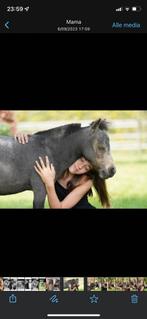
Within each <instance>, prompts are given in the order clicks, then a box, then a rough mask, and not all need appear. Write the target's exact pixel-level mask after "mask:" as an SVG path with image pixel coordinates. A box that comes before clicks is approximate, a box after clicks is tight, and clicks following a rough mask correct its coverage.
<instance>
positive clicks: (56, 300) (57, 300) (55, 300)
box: [50, 295, 59, 303]
mask: <svg viewBox="0 0 147 319" xmlns="http://www.w3.org/2000/svg"><path fill="white" fill-rule="evenodd" d="M50 301H51V303H58V302H59V299H58V298H57V296H56V295H53V296H52V297H51V298H50Z"/></svg>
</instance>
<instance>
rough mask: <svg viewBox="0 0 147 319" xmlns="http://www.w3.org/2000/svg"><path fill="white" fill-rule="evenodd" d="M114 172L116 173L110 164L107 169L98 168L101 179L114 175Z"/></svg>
mask: <svg viewBox="0 0 147 319" xmlns="http://www.w3.org/2000/svg"><path fill="white" fill-rule="evenodd" d="M115 173H116V168H115V166H111V167H110V168H108V169H100V170H99V177H100V178H102V179H106V178H109V177H112V176H114V175H115Z"/></svg>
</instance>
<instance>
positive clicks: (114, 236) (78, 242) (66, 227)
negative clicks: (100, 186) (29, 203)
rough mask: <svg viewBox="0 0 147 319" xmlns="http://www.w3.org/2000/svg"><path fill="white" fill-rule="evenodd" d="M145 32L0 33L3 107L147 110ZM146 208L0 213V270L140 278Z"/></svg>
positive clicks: (146, 271) (144, 267) (145, 270)
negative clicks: (87, 34)
mask: <svg viewBox="0 0 147 319" xmlns="http://www.w3.org/2000/svg"><path fill="white" fill-rule="evenodd" d="M145 39H146V35H137V34H136V35H135V34H133V35H124V34H122V35H118V34H117V35H107V34H105V35H101V34H99V35H90V36H86V35H81V36H80V37H79V36H78V38H77V36H76V35H70V36H69V35H60V36H59V35H58V36H54V35H7V36H4V35H2V36H1V65H2V66H3V70H2V72H1V101H0V103H1V108H2V109H4V108H6V109H39V110H40V109H53V108H55V109H59V110H60V109H61V110H62V109H65V108H68V109H83V110H85V109H99V108H100V109H102V108H103V109H105V110H106V109H118V108H119V107H121V109H131V110H133V109H135V108H136V109H139V108H141V109H145V108H146V95H145V88H144V81H145V80H144V77H145V75H146V59H145V57H146V56H147V54H146V48H145ZM146 213H147V212H146V210H142V211H139V210H136V211H135V210H118V211H117V210H114V211H113V210H110V211H104V210H99V211H98V212H97V213H90V212H85V213H84V212H83V211H82V212H80V211H79V212H78V211H77V212H74V211H73V212H68V211H67V212H66V211H65V212H61V213H60V212H49V211H48V212H47V211H45V212H44V211H42V212H38V211H36V212H34V211H33V210H28V211H25V210H22V211H20V212H18V211H15V210H11V211H7V210H3V211H1V212H0V247H1V253H0V273H1V275H5V276H8V275H15V276H17V275H30V276H31V275H33V276H35V275H41V276H42V275H58V276H66V275H71V276H73V275H76V276H77V275H81V276H84V275H85V276H88V275H89V276H90V275H100V276H113V275H114V276H116V275H117V276H119V275H120V276H123V275H125V276H126V275H132V276H133V275H134V276H136V275H139V276H140V275H146V274H147V265H146V256H145V254H146V253H145V251H146V250H145V247H146V222H147V217H146Z"/></svg>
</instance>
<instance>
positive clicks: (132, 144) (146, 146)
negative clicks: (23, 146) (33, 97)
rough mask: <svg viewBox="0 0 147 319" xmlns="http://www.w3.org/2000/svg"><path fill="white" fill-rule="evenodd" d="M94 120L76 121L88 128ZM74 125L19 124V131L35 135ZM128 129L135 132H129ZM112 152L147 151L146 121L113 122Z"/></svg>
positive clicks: (60, 123) (111, 126) (55, 123)
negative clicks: (120, 130)
mask: <svg viewBox="0 0 147 319" xmlns="http://www.w3.org/2000/svg"><path fill="white" fill-rule="evenodd" d="M92 121H93V120H87V121H74V122H76V123H81V124H82V126H83V127H84V126H88V125H89V124H90V123H91V122H92ZM69 123H73V122H72V121H42V122H19V123H18V131H21V132H27V133H35V132H37V131H43V130H48V129H51V128H54V127H58V126H61V125H65V124H69ZM113 129H123V132H121V133H113ZM128 129H131V130H133V131H132V132H127V131H128ZM109 136H110V140H111V149H112V150H122V151H123V150H147V121H146V120H140V121H138V120H136V119H131V120H111V123H110V132H109Z"/></svg>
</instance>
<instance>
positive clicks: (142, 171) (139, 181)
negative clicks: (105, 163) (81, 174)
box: [0, 151, 147, 208]
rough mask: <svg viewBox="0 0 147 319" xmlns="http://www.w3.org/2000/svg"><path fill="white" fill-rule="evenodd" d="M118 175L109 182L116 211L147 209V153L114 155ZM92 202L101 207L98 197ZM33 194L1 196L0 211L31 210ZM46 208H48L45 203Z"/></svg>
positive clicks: (115, 153) (117, 153) (118, 153)
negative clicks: (9, 209)
mask: <svg viewBox="0 0 147 319" xmlns="http://www.w3.org/2000/svg"><path fill="white" fill-rule="evenodd" d="M113 158H114V162H115V164H116V169H117V173H116V175H115V176H114V177H113V178H110V179H108V180H107V187H108V191H109V193H110V198H111V204H112V207H113V208H147V152H145V151H144V152H142V153H140V152H134V151H130V152H123V151H120V152H113ZM89 201H90V202H91V203H92V204H93V205H95V206H96V207H101V205H100V203H99V201H98V198H97V196H94V198H90V199H89ZM32 202H33V193H32V192H30V191H26V192H23V193H19V194H16V195H8V196H1V197H0V208H32ZM45 207H46V208H48V203H47V200H46V204H45Z"/></svg>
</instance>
